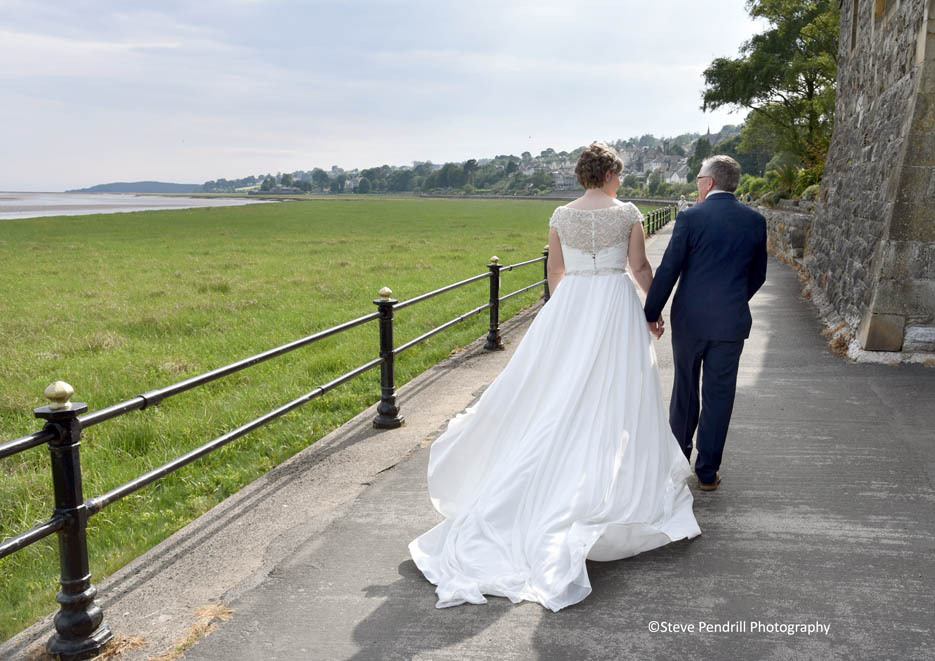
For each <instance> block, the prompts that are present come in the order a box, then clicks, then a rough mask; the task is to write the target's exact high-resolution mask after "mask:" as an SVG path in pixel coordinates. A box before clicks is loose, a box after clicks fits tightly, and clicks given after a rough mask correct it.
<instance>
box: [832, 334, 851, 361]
mask: <svg viewBox="0 0 935 661" xmlns="http://www.w3.org/2000/svg"><path fill="white" fill-rule="evenodd" d="M850 344H851V336H850V334H849V333H841V334H840V335H837V336H835V337H834V338H833V339H832V340H831V341H830V342H829V343H828V348H829V349H831V353H833V354H834V355H835V356H837V357H838V358H847V348H848V347H849V346H850Z"/></svg>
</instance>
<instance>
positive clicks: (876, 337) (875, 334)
mask: <svg viewBox="0 0 935 661" xmlns="http://www.w3.org/2000/svg"><path fill="white" fill-rule="evenodd" d="M905 322H906V318H905V317H904V316H903V315H901V314H878V313H875V312H870V313H868V314H866V315H865V316H864V318H863V321H861V323H860V328H859V330H858V332H857V340H858V341H859V342H860V346H861V348H863V349H866V350H867V351H900V350H901V349H902V346H903V329H904V326H905Z"/></svg>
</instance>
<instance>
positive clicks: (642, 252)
mask: <svg viewBox="0 0 935 661" xmlns="http://www.w3.org/2000/svg"><path fill="white" fill-rule="evenodd" d="M627 260H628V261H629V262H630V273H632V274H633V278H634V279H635V280H636V284H638V285H639V286H640V289H642V290H643V293H644V294H649V288H650V286H652V284H653V267H652V264H650V263H649V259H648V258H647V257H646V241H645V239H644V238H643V226H642V225H639V226H637V225H634V226H633V228H632V229H631V230H630V247H629V248H628V251H627Z"/></svg>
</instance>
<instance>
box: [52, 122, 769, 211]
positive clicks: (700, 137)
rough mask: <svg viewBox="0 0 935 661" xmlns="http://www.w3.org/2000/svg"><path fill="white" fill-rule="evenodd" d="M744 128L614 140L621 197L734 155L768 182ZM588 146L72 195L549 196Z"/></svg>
mask: <svg viewBox="0 0 935 661" xmlns="http://www.w3.org/2000/svg"><path fill="white" fill-rule="evenodd" d="M742 128H743V126H742V125H738V126H734V125H727V126H724V127H723V128H722V129H721V130H720V131H718V132H717V133H711V131H710V130H709V131H708V132H707V133H706V134H700V133H685V134H682V135H679V136H676V137H674V138H657V137H655V136H653V135H649V134H647V135H643V136H641V137H638V138H637V137H634V138H630V139H628V140H617V141H614V142H611V143H609V144H611V145H612V146H613V147H614V148H616V149H617V151H618V153H619V154H620V157H621V160H622V161H623V164H624V177H623V184H622V186H621V188H622V191H621V193H623V194H625V195H652V196H674V195H678V194H690V193H691V192H692V191H693V190H694V186H693V185H692V184H691V182H692V181H693V180H694V177H695V175H696V174H697V172H698V169H699V168H700V166H701V161H702V160H703V159H704V157H706V156H708V155H709V154H712V153H728V154H730V155H732V156H734V157H735V158H737V159H738V160H740V161H741V164H742V165H743V166H744V171H745V172H747V173H749V174H751V175H752V176H762V175H763V174H764V170H765V168H766V166H767V163H768V161H769V157H770V156H771V154H757V153H752V154H749V153H744V152H742V151H741V149H740V146H741V131H742ZM584 148H585V146H583V145H582V146H581V147H578V148H577V149H574V150H572V151H570V152H567V151H558V152H556V151H555V150H554V149H551V148H550V149H545V150H543V151H542V152H541V153H539V154H537V155H533V154H531V153H529V152H523V153H522V154H520V155H518V156H517V155H513V154H504V155H498V156H494V157H493V158H479V159H468V160H466V161H463V162H459V163H432V162H431V161H414V162H413V163H412V164H411V165H383V166H379V167H373V168H364V169H358V168H355V169H352V170H346V169H344V168H341V167H339V166H337V165H333V166H331V167H330V169H328V170H325V169H322V168H317V167H316V168H312V169H311V170H296V171H293V172H277V173H275V174H273V173H264V174H257V175H249V176H246V177H243V178H240V179H224V178H221V179H215V180H211V181H206V182H205V183H204V184H201V185H198V184H162V183H160V182H136V183H135V184H133V183H115V184H101V185H98V186H93V187H91V188H85V189H81V190H75V191H69V192H144V193H160V192H161V193H170V192H171V193H240V194H243V193H247V194H258V195H259V194H262V195H270V194H272V195H275V194H283V195H301V194H307V193H319V194H321V193H357V194H368V193H433V192H435V193H460V194H474V193H488V194H506V195H542V194H545V193H550V192H555V191H574V190H578V189H580V185H579V184H578V180H577V177H576V176H575V164H576V162H577V159H578V156H579V154H580V153H581V152H582V151H583V150H584Z"/></svg>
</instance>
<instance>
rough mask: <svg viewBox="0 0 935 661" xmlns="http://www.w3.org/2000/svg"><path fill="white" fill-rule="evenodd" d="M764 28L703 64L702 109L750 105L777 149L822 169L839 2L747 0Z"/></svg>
mask: <svg viewBox="0 0 935 661" xmlns="http://www.w3.org/2000/svg"><path fill="white" fill-rule="evenodd" d="M747 11H748V12H749V13H750V15H751V16H753V17H754V18H760V19H765V20H766V21H767V22H768V23H769V25H770V27H769V29H767V30H766V31H765V32H763V33H760V34H756V35H754V36H753V37H752V38H751V39H750V40H749V41H747V42H745V43H744V44H743V46H742V47H741V49H740V57H738V58H736V59H730V58H717V59H715V60H714V61H713V62H712V63H711V65H710V66H709V67H708V68H707V69H706V70H705V72H704V78H705V90H704V95H703V99H704V102H703V104H702V109H704V110H714V109H716V108H719V107H721V106H735V107H742V108H748V109H750V110H751V111H752V113H754V114H755V115H759V116H760V118H761V119H763V120H764V121H765V122H766V123H768V124H769V126H770V127H771V128H772V129H773V130H774V131H775V134H776V136H777V139H778V141H779V147H780V149H782V150H785V151H789V152H791V153H793V154H795V155H796V156H798V157H799V159H800V160H801V162H802V163H803V164H805V166H806V167H807V168H809V169H811V170H814V171H815V172H817V173H818V174H819V175H820V172H821V170H822V168H823V167H824V160H825V155H826V153H827V151H828V145H829V144H830V141H831V128H832V121H833V114H834V100H835V91H834V84H835V77H836V75H837V50H838V31H839V23H840V7H839V3H838V1H837V0H747Z"/></svg>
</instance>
